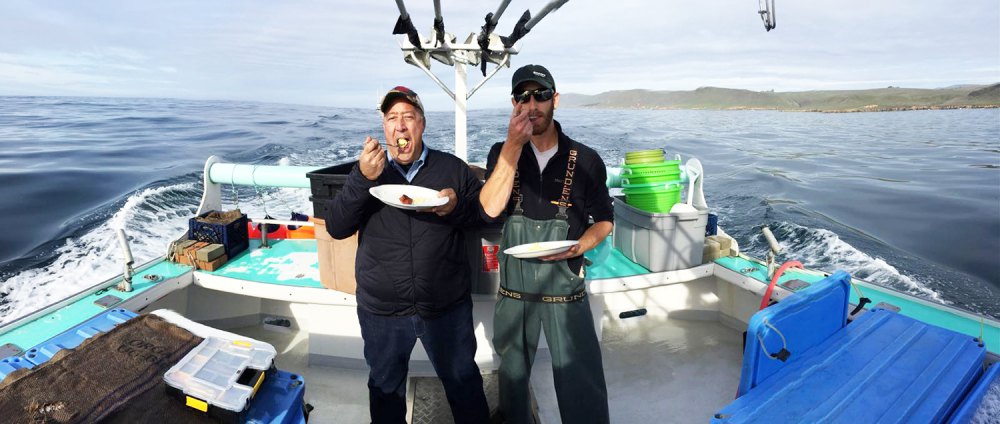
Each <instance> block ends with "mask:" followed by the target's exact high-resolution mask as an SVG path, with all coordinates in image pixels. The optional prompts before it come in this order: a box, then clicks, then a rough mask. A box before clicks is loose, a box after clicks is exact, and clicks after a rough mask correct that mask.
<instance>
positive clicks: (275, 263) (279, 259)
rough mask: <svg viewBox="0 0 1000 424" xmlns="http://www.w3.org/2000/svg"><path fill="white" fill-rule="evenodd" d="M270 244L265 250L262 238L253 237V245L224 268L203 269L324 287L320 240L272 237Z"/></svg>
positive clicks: (270, 281) (244, 277)
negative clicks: (318, 252) (320, 265)
mask: <svg viewBox="0 0 1000 424" xmlns="http://www.w3.org/2000/svg"><path fill="white" fill-rule="evenodd" d="M268 245H270V246H271V247H269V248H267V249H261V248H260V240H250V247H249V248H248V249H247V250H246V251H244V252H243V253H240V254H239V255H237V256H236V258H234V259H233V260H230V261H229V262H228V263H226V264H225V265H223V266H222V268H219V269H217V270H215V271H199V272H201V273H205V274H211V275H217V276H220V277H229V278H236V279H240V280H246V281H253V282H255V283H263V284H275V285H280V286H293V287H312V288H323V285H322V284H320V282H319V255H317V253H316V240H312V239H288V240H269V241H268Z"/></svg>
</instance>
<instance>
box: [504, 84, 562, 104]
mask: <svg viewBox="0 0 1000 424" xmlns="http://www.w3.org/2000/svg"><path fill="white" fill-rule="evenodd" d="M554 94H556V92H555V91H553V90H552V89H551V88H546V89H544V90H534V91H525V92H523V93H521V94H515V95H514V101H515V102H518V103H528V99H529V98H531V97H534V98H535V101H536V102H547V101H549V100H552V96H553V95H554Z"/></svg>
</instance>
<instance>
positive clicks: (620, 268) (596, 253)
mask: <svg viewBox="0 0 1000 424" xmlns="http://www.w3.org/2000/svg"><path fill="white" fill-rule="evenodd" d="M583 256H584V257H586V258H587V259H589V260H590V261H591V262H592V265H590V266H588V267H587V279H590V280H600V279H602V278H619V277H630V276H633V275H640V274H648V273H649V270H648V269H646V268H644V267H643V266H642V265H639V264H637V263H635V262H632V261H630V260H629V259H628V258H626V257H625V255H623V254H622V252H620V251H618V249H614V248H612V247H611V237H608V238H606V239H604V241H602V242H601V244H598V245H597V247H595V248H593V249H590V250H589V251H587V252H586V253H584V254H583Z"/></svg>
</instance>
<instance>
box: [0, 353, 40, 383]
mask: <svg viewBox="0 0 1000 424" xmlns="http://www.w3.org/2000/svg"><path fill="white" fill-rule="evenodd" d="M34 367H35V364H32V363H31V362H29V361H28V360H27V359H24V358H23V357H21V356H11V357H8V358H4V359H0V381H3V379H5V378H7V376H8V375H10V373H12V372H14V371H17V370H19V369H22V368H28V369H31V368H34Z"/></svg>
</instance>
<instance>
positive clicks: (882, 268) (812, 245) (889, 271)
mask: <svg viewBox="0 0 1000 424" xmlns="http://www.w3.org/2000/svg"><path fill="white" fill-rule="evenodd" d="M773 230H774V232H775V235H777V236H778V237H779V244H781V247H782V250H783V251H784V252H794V255H795V256H796V257H795V258H792V259H797V260H799V261H802V263H803V264H804V265H805V266H806V267H808V268H815V269H818V270H823V271H834V270H836V269H843V270H845V271H848V272H849V273H851V275H852V276H854V277H856V278H860V279H862V280H865V281H868V282H870V283H873V284H877V285H880V286H883V287H889V288H893V289H896V290H899V291H902V292H905V293H909V294H912V295H915V296H919V297H922V298H925V299H929V300H933V301H935V302H938V303H945V304H948V303H950V302H948V301H947V300H946V299H944V298H942V297H941V295H940V294H939V293H938V292H936V291H934V290H933V289H931V288H929V287H927V286H926V285H925V284H922V283H921V282H920V281H917V280H916V279H914V278H912V277H910V276H907V275H905V274H903V273H901V272H900V271H899V270H898V269H896V268H895V267H893V266H892V265H890V264H889V263H888V262H886V260H885V259H883V258H879V257H873V256H871V255H869V254H867V253H865V252H863V251H861V250H859V249H857V248H855V247H854V246H852V245H851V244H850V243H848V242H846V241H844V240H843V239H841V238H840V236H838V235H837V234H836V233H834V232H833V231H830V230H827V229H823V228H808V227H804V226H801V225H798V224H794V223H789V222H782V223H780V224H777V225H776V226H775V227H774V228H773Z"/></svg>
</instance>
